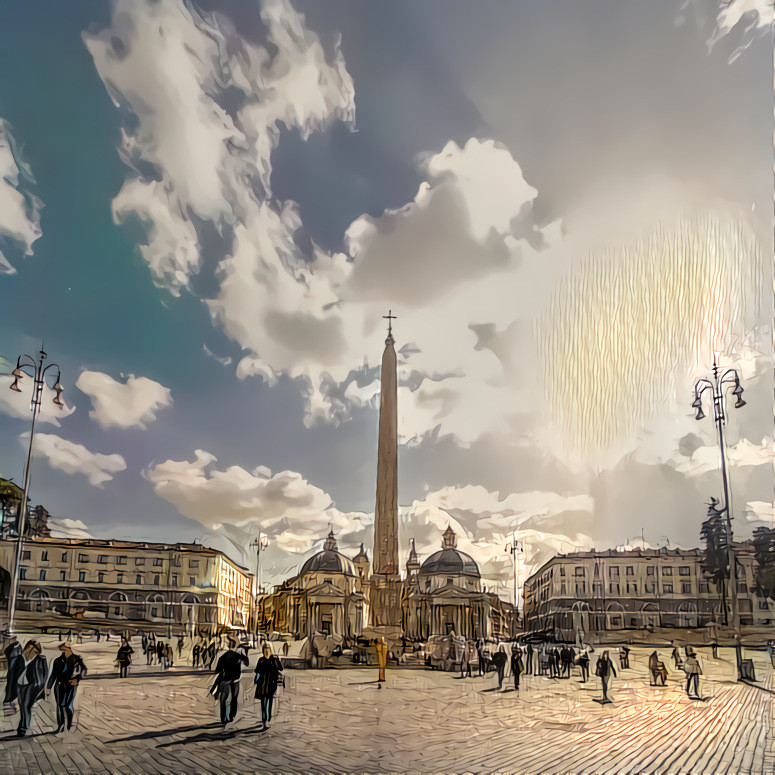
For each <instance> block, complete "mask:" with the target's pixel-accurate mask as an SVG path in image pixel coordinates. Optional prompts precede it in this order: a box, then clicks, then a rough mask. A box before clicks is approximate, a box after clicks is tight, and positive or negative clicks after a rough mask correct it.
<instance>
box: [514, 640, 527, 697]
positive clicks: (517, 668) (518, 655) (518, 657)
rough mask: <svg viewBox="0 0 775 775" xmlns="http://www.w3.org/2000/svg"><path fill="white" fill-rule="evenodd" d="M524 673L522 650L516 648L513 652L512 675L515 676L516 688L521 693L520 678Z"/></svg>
mask: <svg viewBox="0 0 775 775" xmlns="http://www.w3.org/2000/svg"><path fill="white" fill-rule="evenodd" d="M523 672H524V665H523V664H522V649H521V648H519V646H514V648H513V649H512V650H511V674H512V675H513V676H514V688H515V689H516V690H517V691H519V676H520V675H521V674H522V673H523Z"/></svg>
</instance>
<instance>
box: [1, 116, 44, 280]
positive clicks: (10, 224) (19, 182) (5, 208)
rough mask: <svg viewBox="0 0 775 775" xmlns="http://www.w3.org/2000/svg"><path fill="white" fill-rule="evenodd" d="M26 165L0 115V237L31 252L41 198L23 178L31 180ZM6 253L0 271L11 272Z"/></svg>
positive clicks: (24, 250)
mask: <svg viewBox="0 0 775 775" xmlns="http://www.w3.org/2000/svg"><path fill="white" fill-rule="evenodd" d="M32 180H33V178H32V174H31V173H30V169H29V167H27V165H25V164H24V162H23V161H22V159H21V156H20V154H19V151H18V149H17V147H16V145H15V143H14V140H13V136H12V134H11V128H10V127H9V125H8V124H7V123H6V122H4V121H3V120H2V119H0V238H6V239H8V240H10V242H11V243H13V245H14V246H16V247H19V248H21V250H22V252H23V253H24V255H27V256H29V255H32V244H33V242H35V240H37V239H38V238H39V237H40V235H41V230H40V208H41V206H42V205H41V202H40V200H39V199H37V198H36V197H34V196H32V195H31V194H29V193H28V192H27V191H26V190H25V187H24V182H32ZM8 258H9V257H8V256H6V255H4V254H3V253H2V252H0V273H3V272H4V273H7V274H13V273H14V272H15V270H14V268H13V267H12V266H11V264H10V263H9V261H8Z"/></svg>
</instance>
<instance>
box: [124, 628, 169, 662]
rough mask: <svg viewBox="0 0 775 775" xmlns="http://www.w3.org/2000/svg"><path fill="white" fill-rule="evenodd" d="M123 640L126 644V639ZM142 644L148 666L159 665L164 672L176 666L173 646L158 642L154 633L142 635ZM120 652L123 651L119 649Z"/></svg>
mask: <svg viewBox="0 0 775 775" xmlns="http://www.w3.org/2000/svg"><path fill="white" fill-rule="evenodd" d="M121 640H122V642H125V639H124V638H122V639H121ZM140 643H141V645H142V649H143V654H145V664H146V665H154V664H159V665H161V667H162V669H163V670H169V668H171V667H172V666H173V665H174V664H175V662H174V660H173V650H172V646H171V645H170V644H169V643H165V642H164V641H163V640H156V636H155V635H154V634H153V633H151V634H150V635H146V634H145V633H142V635H141V636H140ZM122 645H123V643H122ZM127 645H128V644H127ZM119 651H121V649H119ZM117 661H118V660H117ZM130 661H131V660H130ZM120 664H121V663H119V665H120Z"/></svg>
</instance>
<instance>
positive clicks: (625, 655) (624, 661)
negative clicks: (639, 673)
mask: <svg viewBox="0 0 775 775" xmlns="http://www.w3.org/2000/svg"><path fill="white" fill-rule="evenodd" d="M619 665H620V666H621V668H622V670H628V669H629V667H630V650H629V649H628V648H627V646H622V647H621V648H620V649H619Z"/></svg>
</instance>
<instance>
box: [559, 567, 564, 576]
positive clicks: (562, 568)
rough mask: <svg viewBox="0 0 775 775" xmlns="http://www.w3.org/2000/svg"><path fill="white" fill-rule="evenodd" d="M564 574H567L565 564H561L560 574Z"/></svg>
mask: <svg viewBox="0 0 775 775" xmlns="http://www.w3.org/2000/svg"><path fill="white" fill-rule="evenodd" d="M564 575H565V566H563V565H560V576H564Z"/></svg>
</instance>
